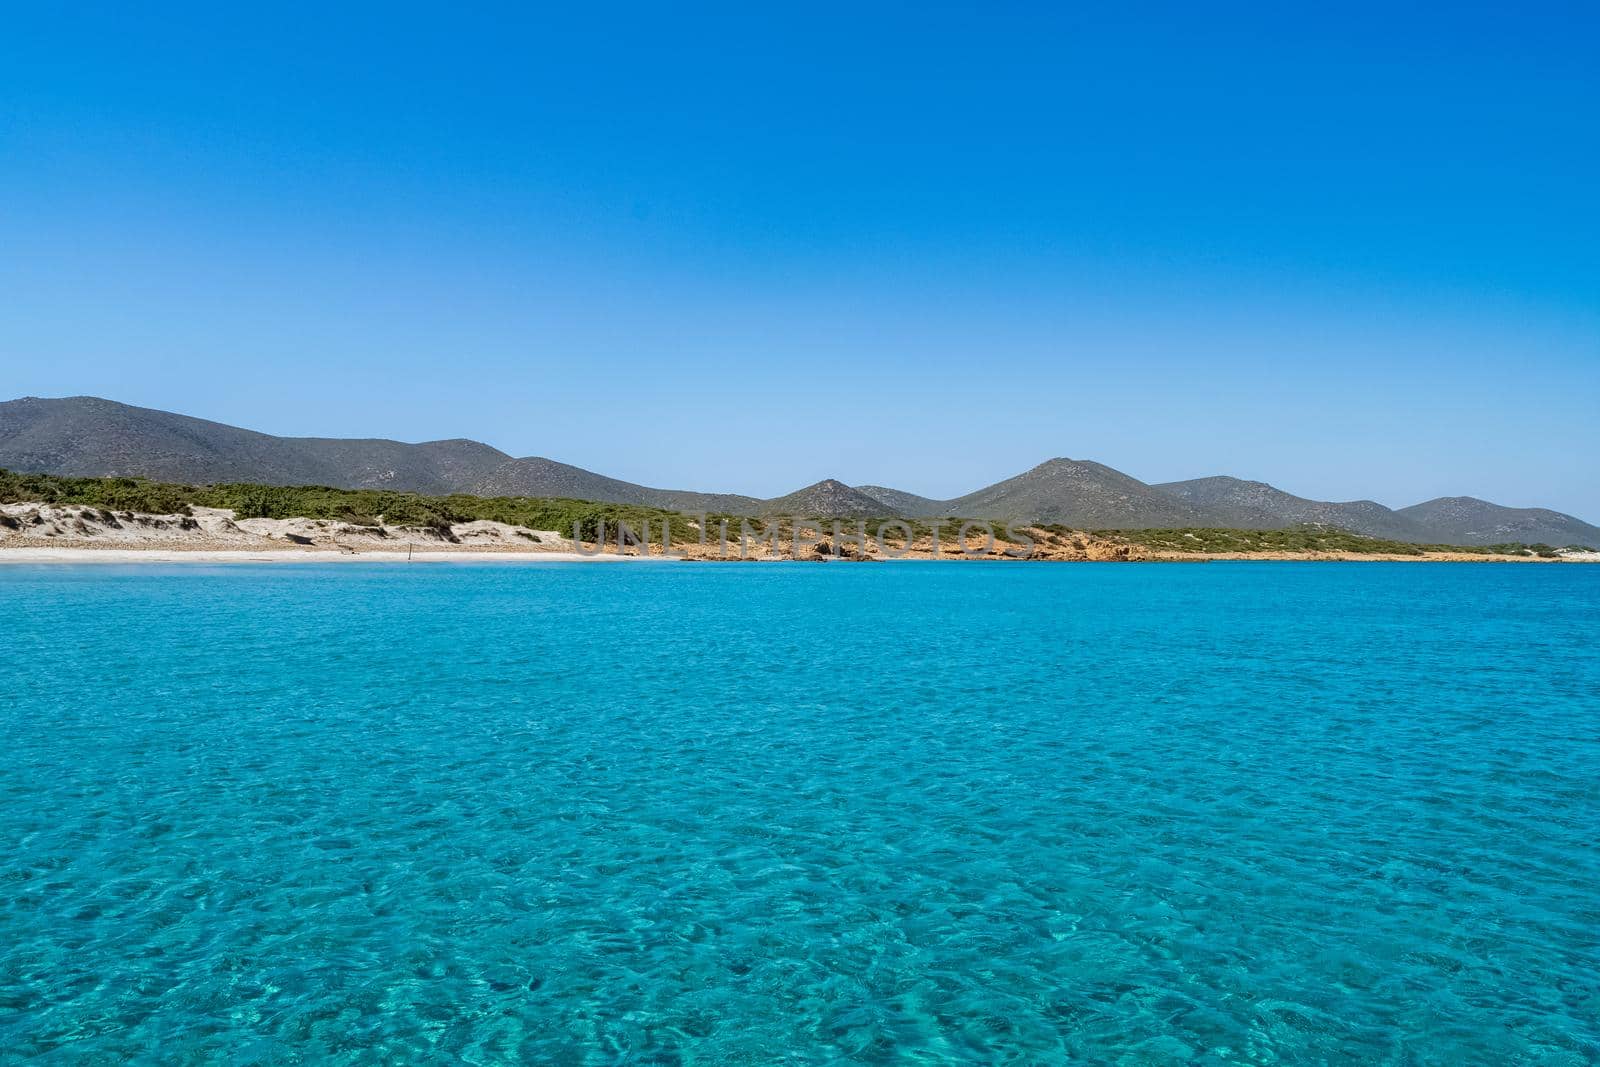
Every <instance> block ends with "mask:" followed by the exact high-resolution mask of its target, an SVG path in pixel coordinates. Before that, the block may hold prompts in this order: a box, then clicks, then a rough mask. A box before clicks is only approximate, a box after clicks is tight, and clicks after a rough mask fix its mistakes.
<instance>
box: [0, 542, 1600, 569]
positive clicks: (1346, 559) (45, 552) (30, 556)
mask: <svg viewBox="0 0 1600 1067" xmlns="http://www.w3.org/2000/svg"><path fill="white" fill-rule="evenodd" d="M741 562H749V563H784V562H806V563H810V562H828V563H851V562H868V561H860V560H850V559H840V560H799V561H796V560H793V559H785V558H782V557H777V558H774V557H767V558H756V559H750V560H739V559H736V558H731V559H726V560H723V559H717V558H714V557H712V558H708V557H696V556H688V557H678V556H662V555H620V554H618V553H615V552H604V553H600V554H586V553H579V552H563V551H539V550H528V549H520V550H519V549H511V550H496V549H492V548H480V549H470V548H468V549H442V548H428V549H424V550H421V551H415V550H413V551H412V552H411V553H409V554H408V553H406V552H402V551H395V550H386V549H374V550H368V551H352V550H342V549H329V548H299V547H287V546H286V547H281V548H279V547H273V548H256V549H231V548H230V549H217V548H176V547H166V548H126V547H111V546H105V547H101V546H89V545H73V546H65V545H63V546H48V547H45V546H34V545H29V546H21V545H19V546H15V547H5V546H0V566H5V565H8V564H9V565H12V566H19V565H26V564H84V563H89V564H102V565H104V564H151V563H208V564H219V563H220V564H227V563H272V564H283V563H741ZM870 562H882V563H901V562H930V563H1085V562H1144V563H1224V562H1256V563H1600V553H1596V554H1593V555H1585V556H1581V557H1565V558H1558V559H1541V558H1538V557H1529V556H1491V555H1482V554H1476V553H1464V552H1462V553H1456V552H1450V553H1444V552H1440V553H1429V554H1425V555H1415V556H1413V555H1395V554H1382V553H1380V554H1366V555H1364V554H1359V553H1327V552H1313V553H1305V554H1302V555H1297V554H1294V553H1290V552H1263V553H1261V554H1259V555H1257V554H1247V553H1195V554H1193V555H1189V554H1180V553H1162V554H1152V555H1149V556H1146V557H1143V558H1141V559H1135V560H1081V559H1050V558H1048V557H1046V558H1038V559H1033V560H1000V559H993V558H989V559H971V560H965V559H960V558H956V557H947V558H936V557H927V556H921V557H919V556H914V555H913V556H907V557H903V558H891V559H882V560H871V561H870Z"/></svg>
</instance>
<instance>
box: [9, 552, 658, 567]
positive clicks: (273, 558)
mask: <svg viewBox="0 0 1600 1067" xmlns="http://www.w3.org/2000/svg"><path fill="white" fill-rule="evenodd" d="M677 562H680V561H678V560H676V559H670V558H663V557H660V556H618V555H592V556H590V555H582V554H580V553H577V552H516V551H510V552H496V551H493V550H488V551H477V552H474V551H471V550H467V551H449V550H443V549H441V550H431V551H427V552H415V553H412V554H411V555H409V556H408V555H407V554H406V553H404V552H394V551H374V552H342V551H338V550H336V549H318V548H308V549H296V548H268V549H255V550H252V549H206V548H195V549H183V548H177V549H173V548H32V547H29V548H0V566H4V565H6V564H11V565H20V564H29V563H100V564H107V563H135V564H137V563H677Z"/></svg>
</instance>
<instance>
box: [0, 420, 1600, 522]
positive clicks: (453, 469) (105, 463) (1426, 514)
mask: <svg viewBox="0 0 1600 1067" xmlns="http://www.w3.org/2000/svg"><path fill="white" fill-rule="evenodd" d="M0 467H3V468H7V469H10V470H14V471H21V472H27V473H43V474H62V475H75V476H80V477H107V476H111V477H122V476H140V477H146V478H151V479H154V480H157V481H167V482H180V483H185V484H192V485H203V484H211V483H217V482H261V483H266V484H272V485H328V486H335V487H338V488H344V489H394V490H403V491H409V492H417V493H427V494H433V495H442V494H449V493H471V494H474V495H478V496H537V497H568V498H572V499H579V500H595V501H603V502H607V503H616V504H642V505H646V506H650V507H659V508H667V509H671V510H675V511H688V512H698V511H710V512H722V513H727V514H733V515H771V514H783V513H787V514H799V515H807V514H809V515H814V516H818V517H834V516H837V517H841V518H856V517H860V518H876V517H889V516H902V517H906V518H938V517H946V516H960V517H966V518H982V519H994V520H1002V521H1017V522H1042V523H1060V524H1062V525H1064V526H1072V527H1077V528H1080V529H1140V528H1143V529H1152V528H1162V527H1166V528H1173V527H1186V526H1190V527H1193V526H1216V527H1231V528H1237V529H1272V528H1280V527H1285V526H1294V525H1299V524H1302V523H1319V524H1323V525H1329V526H1338V527H1341V528H1343V529H1347V530H1351V531H1353V532H1355V533H1360V534H1365V535H1367V536H1371V537H1383V538H1391V539H1394V540H1403V541H1416V542H1423V543H1439V544H1496V543H1500V542H1508V541H1522V542H1528V543H1535V542H1543V543H1546V544H1551V545H1557V546H1564V545H1569V544H1583V545H1590V546H1600V528H1597V527H1595V526H1592V525H1590V524H1588V523H1586V522H1583V521H1582V520H1580V519H1577V518H1574V517H1573V516H1571V515H1565V514H1562V513H1561V512H1557V511H1550V510H1547V509H1543V508H1507V507H1502V506H1500V505H1498V504H1492V503H1490V502H1488V501H1483V500H1477V499H1474V498H1472V497H1442V498H1440V499H1438V500H1430V501H1427V502H1425V503H1421V504H1416V505H1413V506H1411V507H1408V508H1401V509H1399V510H1398V511H1396V510H1391V509H1389V508H1386V507H1384V506H1383V505H1381V504H1378V503H1376V502H1374V501H1371V500H1357V501H1349V502H1345V503H1332V502H1327V501H1318V500H1308V499H1306V498H1303V497H1298V496H1294V495H1292V494H1290V493H1286V492H1284V491H1282V490H1280V489H1277V488H1274V487H1273V486H1270V485H1267V484H1266V483H1264V482H1251V481H1245V480H1243V479H1239V478H1231V477H1225V476H1219V477H1213V478H1197V479H1192V480H1189V481H1180V482H1165V483H1161V484H1158V485H1150V484H1147V483H1145V482H1142V481H1139V480H1138V479H1137V478H1133V477H1131V476H1129V475H1127V474H1124V473H1122V472H1121V471H1118V470H1114V469H1113V468H1111V467H1107V466H1105V465H1104V464H1101V463H1096V462H1094V461H1091V460H1076V459H1065V458H1057V459H1051V460H1047V461H1046V462H1044V463H1041V464H1039V465H1038V466H1036V467H1034V468H1032V469H1031V470H1028V471H1025V472H1023V473H1022V474H1019V475H1016V476H1015V477H1013V478H1007V479H1005V480H1003V481H1000V482H996V483H995V484H994V485H990V486H985V487H984V488H982V489H979V490H976V491H975V492H972V493H968V494H966V495H965V496H960V497H956V498H954V499H951V500H935V499H933V498H930V497H924V496H918V495H917V494H915V493H908V492H905V491H903V490H898V489H893V488H890V487H888V486H873V485H863V486H853V487H852V486H850V485H847V484H845V483H844V482H842V481H838V480H836V479H831V478H829V479H824V480H822V481H820V482H817V483H815V484H813V485H810V486H806V487H805V488H803V489H800V490H796V491H795V492H793V493H790V494H788V495H786V496H780V497H773V498H770V499H762V498H758V497H752V496H744V495H741V494H735V493H705V492H698V491H694V490H687V489H657V488H652V487H650V486H644V485H638V484H636V483H633V482H626V481H622V480H620V479H616V478H608V477H606V476H605V475H602V474H597V473H595V472H593V471H589V470H585V469H583V468H582V467H575V466H573V465H571V464H567V463H561V462H558V461H556V460H552V459H546V458H544V457H540V456H531V457H523V458H516V457H512V456H510V455H507V454H506V453H504V452H502V451H500V450H499V449H497V448H493V447H491V446H489V445H486V444H482V443H480V442H478V441H471V440H464V439H456V440H448V441H427V442H423V443H421V444H408V443H405V442H401V441H390V440H385V439H345V438H313V437H275V436H273V435H271V434H264V433H258V432H256V431H253V430H244V429H240V428H238V427H234V426H228V425H225V424H223V423H217V422H209V421H207V420H205V419H197V418H193V417H191V416H187V415H177V414H173V413H171V412H166V411H159V410H155V409H152V408H139V407H132V406H130V405H127V404H119V403H117V402H115V401H111V400H104V399H101V398H98V397H66V398H61V399H41V398H37V397H25V398H23V399H20V400H12V401H6V402H3V403H0Z"/></svg>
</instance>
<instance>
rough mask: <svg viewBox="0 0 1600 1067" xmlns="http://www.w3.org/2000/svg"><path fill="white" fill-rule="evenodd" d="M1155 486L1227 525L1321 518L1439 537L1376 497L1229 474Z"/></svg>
mask: <svg viewBox="0 0 1600 1067" xmlns="http://www.w3.org/2000/svg"><path fill="white" fill-rule="evenodd" d="M1154 488H1156V489H1159V490H1161V491H1162V492H1163V493H1167V494H1169V495H1171V496H1175V497H1177V498H1178V499H1180V500H1185V501H1187V502H1189V503H1191V504H1195V505H1198V506H1200V507H1204V508H1209V509H1211V510H1212V511H1214V512H1216V513H1217V514H1218V516H1219V517H1220V518H1221V519H1222V525H1225V526H1228V527H1232V528H1234V529H1241V530H1252V529H1254V530H1272V529H1279V528H1282V527H1288V526H1302V525H1305V524H1307V523H1315V524H1317V525H1321V526H1337V527H1339V528H1340V529H1342V530H1349V531H1351V532H1352V533H1358V534H1364V535H1366V536H1367V537H1380V538H1385V539H1388V540H1393V541H1430V540H1434V539H1435V538H1433V536H1432V534H1431V532H1430V531H1429V530H1427V529H1426V528H1425V527H1424V526H1423V524H1422V523H1419V522H1417V521H1416V520H1414V519H1410V518H1407V517H1406V516H1404V515H1400V514H1397V513H1396V512H1394V511H1391V510H1390V509H1388V508H1386V507H1384V506H1383V505H1382V504H1379V503H1377V502H1376V501H1373V500H1352V501H1347V502H1344V503H1332V502H1329V501H1325V500H1307V499H1306V498H1305V497H1299V496H1295V495H1293V494H1291V493H1286V492H1284V491H1283V490H1282V489H1278V488H1276V487H1274V486H1271V485H1268V484H1267V483H1266V482H1250V481H1245V480H1244V479H1241V478H1230V477H1227V476H1218V477H1214V478H1194V479H1191V480H1190V481H1185V482H1160V483H1158V484H1157V485H1156V486H1155V487H1154Z"/></svg>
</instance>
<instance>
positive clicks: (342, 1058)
mask: <svg viewBox="0 0 1600 1067" xmlns="http://www.w3.org/2000/svg"><path fill="white" fill-rule="evenodd" d="M1597 629H1600V567H1581V566H1531V565H1530V566H1518V565H1506V564H1498V565H1495V564H1490V565H1427V564H1378V563H1373V564H1294V563H1277V564H1251V563H1245V564H1210V565H1203V566H1200V565H1195V566H1181V565H1173V566H1159V565H1151V566H1132V565H1125V564H1124V565H1118V564H1107V565H1095V564H1081V565H1031V566H1030V565H982V564H972V565H959V564H897V565H880V566H848V565H843V566H820V565H804V564H800V565H773V564H763V565H748V566H736V565H723V566H718V565H704V566H696V565H690V564H685V565H676V566H649V565H643V566H587V565H581V564H579V565H565V566H563V565H540V564H516V565H509V566H505V565H484V566H471V565H465V566H447V565H433V566H415V567H405V566H397V565H390V566H383V565H364V564H346V565H334V566H295V565H287V566H286V565H274V566H270V567H248V566H231V567H215V568H207V567H201V566H176V567H142V568H114V567H106V568H102V567H92V568H70V567H38V568H25V567H16V568H0V699H3V701H4V703H3V706H0V707H3V711H0V714H3V718H0V725H3V732H0V741H3V744H0V842H3V843H4V847H5V853H4V867H3V871H4V886H5V891H4V893H3V895H0V1059H4V1058H5V1057H6V1056H8V1055H9V1056H15V1057H18V1058H22V1057H27V1056H30V1055H37V1054H42V1053H54V1054H55V1056H56V1057H57V1058H59V1059H60V1061H61V1062H69V1061H70V1062H84V1061H91V1062H92V1061H94V1060H96V1059H99V1060H101V1061H103V1062H116V1061H120V1060H123V1059H129V1058H135V1059H136V1058H146V1059H152V1060H153V1059H161V1060H163V1061H169V1062H170V1061H173V1060H183V1059H186V1058H187V1059H190V1060H210V1059H216V1060H227V1061H231V1062H238V1063H250V1062H282V1061H286V1060H289V1059H291V1058H292V1056H293V1055H294V1054H296V1053H297V1054H298V1055H300V1056H303V1057H304V1059H305V1060H306V1061H307V1062H370V1063H379V1062H383V1063H394V1062H421V1061H430V1062H469V1063H495V1062H506V1061H514V1060H517V1059H523V1060H533V1061H544V1062H571V1063H615V1062H649V1063H680V1062H681V1063H695V1064H722V1063H752V1064H755V1063H772V1062H799V1063H811V1062H830V1061H841V1062H842V1061H849V1062H949V1061H959V1060H975V1061H985V1062H997V1061H1010V1062H1017V1063H1044V1062H1062V1061H1066V1060H1069V1059H1078V1060H1082V1061H1085V1062H1116V1061H1118V1060H1119V1059H1120V1060H1122V1061H1124V1062H1129V1063H1161V1062H1182V1061H1186V1060H1187V1061H1189V1062H1198V1063H1224V1062H1228V1063H1232V1062H1250V1063H1405V1064H1422V1063H1438V1064H1454V1063H1467V1062H1472V1063H1490V1062H1522V1063H1549V1064H1569V1063H1570V1064H1579V1063H1588V1062H1594V1061H1596V1060H1597V1059H1600V1023H1597V1019H1600V949H1597V942H1600V851H1597V847H1596V844H1595V842H1596V840H1597V838H1600V769H1597V768H1600V646H1597V641H1596V636H1597Z"/></svg>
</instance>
